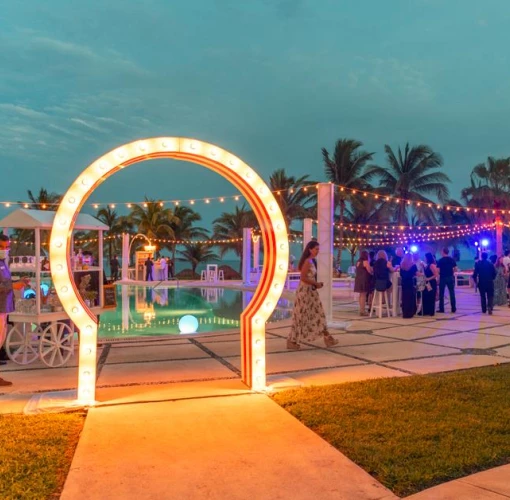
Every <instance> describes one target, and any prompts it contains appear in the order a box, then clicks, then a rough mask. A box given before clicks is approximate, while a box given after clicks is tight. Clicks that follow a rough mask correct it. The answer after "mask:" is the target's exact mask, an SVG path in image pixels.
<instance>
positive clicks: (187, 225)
mask: <svg viewBox="0 0 510 500" xmlns="http://www.w3.org/2000/svg"><path fill="white" fill-rule="evenodd" d="M174 216H175V217H176V219H177V220H176V221H175V222H172V223H171V224H170V227H171V228H172V230H173V232H174V238H175V239H176V240H191V239H193V238H203V239H207V238H209V231H208V230H207V229H205V228H203V227H196V226H193V224H194V223H195V222H198V221H200V220H202V216H201V215H200V214H199V213H198V212H195V211H194V210H193V209H191V208H189V207H186V206H183V205H178V206H177V207H175V210H174ZM164 246H165V247H167V248H168V249H169V250H171V252H172V259H173V260H175V250H176V246H177V245H176V243H175V242H172V243H167V244H165V245H164Z"/></svg>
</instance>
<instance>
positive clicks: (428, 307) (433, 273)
mask: <svg viewBox="0 0 510 500" xmlns="http://www.w3.org/2000/svg"><path fill="white" fill-rule="evenodd" d="M425 263H426V265H425V269H424V270H423V274H424V278H425V288H424V290H423V292H422V297H423V298H422V304H423V306H422V313H423V315H424V316H434V314H435V312H436V294H437V280H438V277H439V270H438V269H437V266H436V259H435V258H434V256H433V255H432V254H431V253H430V252H427V253H426V254H425Z"/></svg>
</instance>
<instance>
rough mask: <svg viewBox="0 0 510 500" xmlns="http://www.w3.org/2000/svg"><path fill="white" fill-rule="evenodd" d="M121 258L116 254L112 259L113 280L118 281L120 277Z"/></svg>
mask: <svg viewBox="0 0 510 500" xmlns="http://www.w3.org/2000/svg"><path fill="white" fill-rule="evenodd" d="M119 266H120V263H119V259H118V258H117V256H116V255H114V256H113V259H112V260H111V261H110V270H111V276H112V280H113V281H117V280H118V279H119Z"/></svg>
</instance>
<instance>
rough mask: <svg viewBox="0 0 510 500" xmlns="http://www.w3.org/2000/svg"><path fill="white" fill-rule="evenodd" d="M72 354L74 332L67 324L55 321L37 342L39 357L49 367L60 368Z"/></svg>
mask: <svg viewBox="0 0 510 500" xmlns="http://www.w3.org/2000/svg"><path fill="white" fill-rule="evenodd" d="M73 353H74V332H73V330H72V328H71V327H70V326H69V325H68V324H67V323H61V322H60V321H55V322H53V323H50V325H49V326H47V327H46V328H45V329H44V331H43V333H42V335H41V340H40V342H39V356H40V357H41V360H42V362H43V363H44V364H45V365H47V366H50V367H55V366H62V365H64V364H65V363H67V361H68V360H69V358H70V357H71V356H72V355H73Z"/></svg>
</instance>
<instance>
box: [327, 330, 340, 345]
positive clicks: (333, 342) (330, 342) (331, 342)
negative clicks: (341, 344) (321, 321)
mask: <svg viewBox="0 0 510 500" xmlns="http://www.w3.org/2000/svg"><path fill="white" fill-rule="evenodd" d="M324 343H325V344H326V347H333V346H334V345H337V344H338V340H337V339H335V338H333V337H332V336H331V334H330V333H327V334H324Z"/></svg>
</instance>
